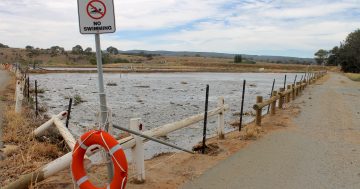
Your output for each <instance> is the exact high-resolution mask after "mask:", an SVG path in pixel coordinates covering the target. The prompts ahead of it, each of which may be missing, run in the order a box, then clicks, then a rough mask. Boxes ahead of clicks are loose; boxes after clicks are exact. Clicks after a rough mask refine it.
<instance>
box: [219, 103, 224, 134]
mask: <svg viewBox="0 0 360 189" xmlns="http://www.w3.org/2000/svg"><path fill="white" fill-rule="evenodd" d="M218 107H221V108H222V109H221V112H220V113H219V115H218V136H219V139H224V138H225V134H224V125H225V120H224V113H225V110H224V109H225V108H224V97H219V100H218Z"/></svg>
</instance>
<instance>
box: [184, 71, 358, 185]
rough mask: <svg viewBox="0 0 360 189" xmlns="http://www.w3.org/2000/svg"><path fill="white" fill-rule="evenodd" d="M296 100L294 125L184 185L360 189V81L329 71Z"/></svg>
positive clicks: (276, 132) (266, 137)
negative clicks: (319, 83)
mask: <svg viewBox="0 0 360 189" xmlns="http://www.w3.org/2000/svg"><path fill="white" fill-rule="evenodd" d="M302 101H305V103H301V102H302ZM297 103H299V104H300V107H301V113H300V114H299V115H298V116H297V117H296V118H294V120H293V121H294V123H295V125H296V127H295V128H289V129H284V130H281V131H275V132H273V133H271V134H269V135H267V136H265V137H263V138H261V139H259V140H258V141H256V142H254V143H253V144H251V145H249V146H248V147H247V148H245V149H242V150H240V151H239V152H237V153H236V154H234V155H233V156H231V157H230V158H228V159H226V160H225V161H223V162H221V163H219V164H218V165H217V166H215V167H213V168H212V169H210V170H209V171H207V172H205V173H204V174H203V175H202V176H201V177H200V178H198V179H195V180H193V181H190V182H188V183H186V184H185V185H183V186H182V187H181V188H184V189H195V188H196V189H201V188H203V189H212V188H214V189H220V188H236V189H237V188H244V189H269V188H279V189H286V188H289V189H305V188H306V189H308V188H309V189H310V188H326V189H340V188H341V189H342V188H344V189H345V188H346V189H359V188H360V113H359V112H360V82H353V81H351V80H349V79H348V78H346V77H344V76H342V75H340V74H335V73H331V74H330V78H329V79H328V80H327V81H326V82H325V83H324V84H323V85H316V86H313V87H310V88H307V89H306V91H305V92H304V95H303V96H302V97H301V98H299V99H297Z"/></svg>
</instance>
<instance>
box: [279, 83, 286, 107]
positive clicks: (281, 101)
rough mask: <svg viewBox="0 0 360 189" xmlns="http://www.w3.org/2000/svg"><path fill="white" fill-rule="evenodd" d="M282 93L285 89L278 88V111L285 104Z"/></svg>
mask: <svg viewBox="0 0 360 189" xmlns="http://www.w3.org/2000/svg"><path fill="white" fill-rule="evenodd" d="M284 91H285V88H280V98H279V109H282V108H283V104H284V102H285V95H284V94H283V92H284Z"/></svg>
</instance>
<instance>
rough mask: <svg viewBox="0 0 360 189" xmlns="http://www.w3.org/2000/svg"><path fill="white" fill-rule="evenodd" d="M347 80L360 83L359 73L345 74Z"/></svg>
mask: <svg viewBox="0 0 360 189" xmlns="http://www.w3.org/2000/svg"><path fill="white" fill-rule="evenodd" d="M345 75H346V76H347V77H348V78H349V79H351V80H353V81H360V74H359V73H346V74H345Z"/></svg>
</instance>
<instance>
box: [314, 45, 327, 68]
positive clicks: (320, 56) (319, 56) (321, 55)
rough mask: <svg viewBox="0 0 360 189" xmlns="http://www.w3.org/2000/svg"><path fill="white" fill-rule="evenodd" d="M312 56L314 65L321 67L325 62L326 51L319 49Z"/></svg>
mask: <svg viewBox="0 0 360 189" xmlns="http://www.w3.org/2000/svg"><path fill="white" fill-rule="evenodd" d="M314 55H315V61H316V63H317V64H318V65H323V64H324V63H325V62H326V60H327V56H328V51H326V50H324V49H319V50H318V51H317V52H316V53H315V54H314Z"/></svg>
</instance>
